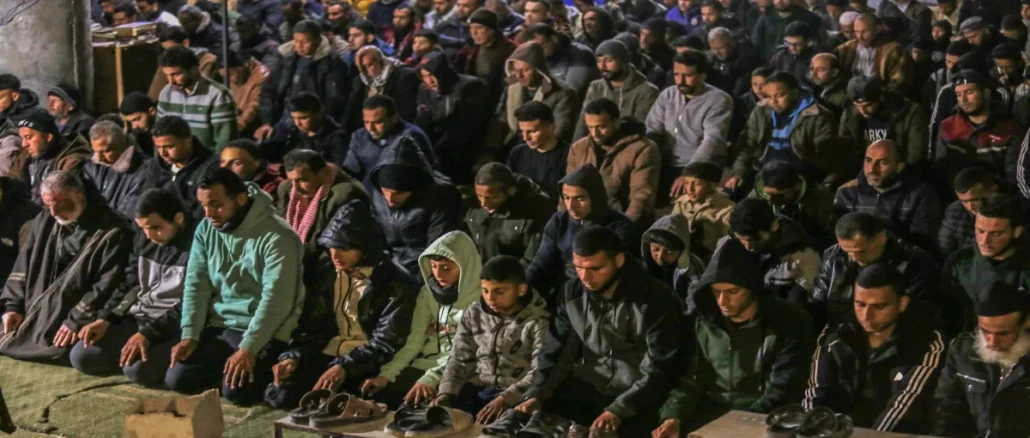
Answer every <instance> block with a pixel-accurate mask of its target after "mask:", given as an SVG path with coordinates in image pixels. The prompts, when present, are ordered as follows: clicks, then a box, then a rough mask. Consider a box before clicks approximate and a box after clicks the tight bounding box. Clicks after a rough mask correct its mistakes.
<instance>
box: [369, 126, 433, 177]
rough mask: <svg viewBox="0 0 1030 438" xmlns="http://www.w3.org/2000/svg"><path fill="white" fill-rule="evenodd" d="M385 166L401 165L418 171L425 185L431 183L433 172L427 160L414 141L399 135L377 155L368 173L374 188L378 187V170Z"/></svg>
mask: <svg viewBox="0 0 1030 438" xmlns="http://www.w3.org/2000/svg"><path fill="white" fill-rule="evenodd" d="M386 166H401V167H405V168H408V169H411V171H413V172H418V173H419V174H420V175H422V177H423V178H424V179H425V184H426V186H429V185H432V183H433V174H432V170H431V167H430V166H429V160H428V159H427V158H426V156H425V155H424V154H423V153H422V150H421V149H419V147H418V145H417V144H415V141H414V140H412V139H410V138H407V137H406V136H401V138H400V139H398V140H397V141H396V142H395V143H394V144H392V145H390V146H388V147H387V149H386V150H384V151H383V152H382V153H380V155H379V164H376V166H375V167H373V168H372V170H371V171H370V172H369V174H368V180H369V181H370V182H371V183H372V186H374V187H375V188H376V189H379V188H380V187H379V178H378V177H379V172H380V171H381V170H382V169H383V167H386Z"/></svg>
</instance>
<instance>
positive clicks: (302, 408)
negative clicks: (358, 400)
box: [290, 389, 334, 423]
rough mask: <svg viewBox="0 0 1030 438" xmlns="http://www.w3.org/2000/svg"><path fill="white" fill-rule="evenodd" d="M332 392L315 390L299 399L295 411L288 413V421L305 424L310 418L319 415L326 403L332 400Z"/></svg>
mask: <svg viewBox="0 0 1030 438" xmlns="http://www.w3.org/2000/svg"><path fill="white" fill-rule="evenodd" d="M333 395H334V394H333V392H332V391H330V390H328V389H316V390H314V391H311V392H309V393H307V394H304V397H301V398H300V405H299V406H297V409H294V410H292V411H290V420H293V422H294V423H307V422H308V419H310V418H311V416H313V415H315V414H317V413H319V412H321V411H322V409H323V408H324V407H325V404H326V402H328V401H329V399H331V398H333Z"/></svg>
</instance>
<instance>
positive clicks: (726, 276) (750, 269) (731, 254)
mask: <svg viewBox="0 0 1030 438" xmlns="http://www.w3.org/2000/svg"><path fill="white" fill-rule="evenodd" d="M715 283H730V284H733V285H737V286H740V287H745V288H748V289H749V290H751V293H752V294H755V297H756V299H757V298H760V297H761V296H762V295H764V294H765V290H764V289H765V286H764V283H763V276H762V269H761V266H760V264H759V260H758V256H757V255H755V254H754V253H751V252H750V251H748V250H747V249H746V248H744V245H743V244H742V243H740V241H738V240H737V239H726V240H725V241H724V242H723V244H722V246H720V247H719V248H718V249H716V251H715V254H713V255H712V261H711V262H710V263H708V267H707V268H705V272H704V274H702V275H701V278H700V279H699V280H698V281H697V284H696V285H695V286H694V290H693V291H692V292H691V294H690V300H692V301H693V305H692V306H691V307H693V308H695V309H697V311H698V312H699V313H700V314H702V315H705V316H715V315H721V314H722V313H721V311H720V310H719V305H718V304H716V302H715V297H714V296H713V295H712V293H711V287H712V285H713V284H715Z"/></svg>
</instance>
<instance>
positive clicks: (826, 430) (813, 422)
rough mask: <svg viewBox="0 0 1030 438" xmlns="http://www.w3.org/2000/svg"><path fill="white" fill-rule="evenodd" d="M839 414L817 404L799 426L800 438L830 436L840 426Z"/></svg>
mask: <svg viewBox="0 0 1030 438" xmlns="http://www.w3.org/2000/svg"><path fill="white" fill-rule="evenodd" d="M838 423H839V421H838V418H837V414H835V413H833V411H832V410H830V409H829V408H826V407H824V406H817V407H815V408H813V409H812V410H811V411H808V414H807V415H805V419H804V420H803V421H802V422H801V426H798V429H797V437H798V438H830V437H832V436H833V434H834V433H835V432H836V431H837V428H838V425H839V424H838Z"/></svg>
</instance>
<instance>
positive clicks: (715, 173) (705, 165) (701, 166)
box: [683, 161, 722, 183]
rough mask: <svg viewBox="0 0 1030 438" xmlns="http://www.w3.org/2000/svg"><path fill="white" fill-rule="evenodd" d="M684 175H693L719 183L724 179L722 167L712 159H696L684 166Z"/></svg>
mask: <svg viewBox="0 0 1030 438" xmlns="http://www.w3.org/2000/svg"><path fill="white" fill-rule="evenodd" d="M683 176H692V177H694V178H700V179H703V180H705V181H708V182H715V183H717V182H719V181H720V180H722V168H720V167H719V165H718V164H715V163H713V162H711V161H695V162H693V163H690V164H688V165H687V167H684V168H683Z"/></svg>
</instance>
